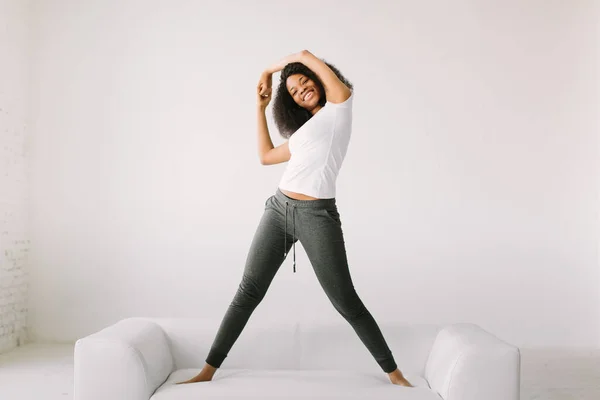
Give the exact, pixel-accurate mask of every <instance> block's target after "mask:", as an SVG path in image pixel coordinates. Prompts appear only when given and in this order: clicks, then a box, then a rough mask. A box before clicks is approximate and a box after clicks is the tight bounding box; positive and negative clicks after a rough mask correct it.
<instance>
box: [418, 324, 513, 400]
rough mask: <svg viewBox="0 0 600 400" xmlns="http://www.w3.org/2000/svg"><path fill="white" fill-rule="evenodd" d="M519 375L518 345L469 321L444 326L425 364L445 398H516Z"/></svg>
mask: <svg viewBox="0 0 600 400" xmlns="http://www.w3.org/2000/svg"><path fill="white" fill-rule="evenodd" d="M520 375H521V353H520V351H519V349H518V348H517V347H515V346H513V345H510V344H508V343H506V342H504V341H502V340H500V339H498V338H497V337H496V336H494V335H492V334H491V333H489V332H487V331H485V330H483V329H482V328H480V327H479V326H477V325H475V324H470V323H459V324H453V325H449V326H446V327H444V328H443V329H442V330H441V331H440V332H439V333H438V335H437V337H436V339H435V341H434V343H433V347H432V349H431V352H430V354H429V358H428V360H427V365H426V367H425V379H427V381H428V382H429V386H430V387H431V389H432V390H433V391H435V392H437V393H438V394H439V395H440V396H441V397H442V399H444V400H481V399H486V400H519V396H520V393H519V392H520Z"/></svg>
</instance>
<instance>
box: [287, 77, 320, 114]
mask: <svg viewBox="0 0 600 400" xmlns="http://www.w3.org/2000/svg"><path fill="white" fill-rule="evenodd" d="M285 84H286V87H287V90H288V93H289V94H290V95H291V96H292V98H293V99H294V101H295V102H296V104H298V105H299V106H300V107H303V108H306V109H307V110H309V111H311V110H313V109H314V108H315V107H318V106H319V99H320V98H321V96H320V93H319V88H318V87H317V85H316V84H315V82H314V81H313V80H311V79H310V78H308V77H307V76H306V75H303V74H294V75H290V76H289V77H288V78H287V80H286V82H285Z"/></svg>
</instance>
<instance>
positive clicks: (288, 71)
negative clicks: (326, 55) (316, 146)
mask: <svg viewBox="0 0 600 400" xmlns="http://www.w3.org/2000/svg"><path fill="white" fill-rule="evenodd" d="M321 61H323V62H324V63H325V64H326V65H327V66H328V67H329V68H331V70H332V71H333V72H334V73H335V74H336V75H337V77H338V78H339V80H341V81H342V82H343V83H344V84H345V85H346V86H348V88H349V89H352V88H353V85H352V83H350V82H349V81H348V80H347V79H346V78H345V77H344V76H343V75H342V73H341V72H340V71H339V70H338V69H337V68H336V67H335V66H334V65H332V64H330V63H328V62H327V61H325V60H323V59H321ZM294 74H302V75H305V76H307V77H308V78H310V79H311V80H312V81H313V82H315V84H316V85H317V88H318V89H319V92H320V93H322V94H323V95H322V96H321V97H320V98H319V105H320V106H324V105H325V102H326V101H327V99H326V97H325V88H324V87H323V83H322V82H321V80H320V79H319V78H318V77H317V74H315V73H314V72H313V71H312V70H311V69H310V68H308V67H307V66H306V65H304V64H302V63H300V62H293V63H289V64H287V65H286V66H285V67H284V68H283V70H282V71H281V75H280V78H279V86H278V87H277V91H276V92H275V98H274V99H273V118H274V120H275V125H276V126H277V129H279V134H280V135H281V136H282V137H284V138H285V139H289V138H290V136H292V135H293V134H294V132H296V131H297V130H298V129H299V128H300V127H301V126H302V125H304V124H305V123H306V121H308V120H309V119H310V118H311V117H312V114H311V113H310V111H308V110H307V109H305V108H304V107H302V106H300V105H298V103H296V102H295V101H294V99H293V98H292V96H291V95H290V93H289V92H288V90H287V86H286V84H285V83H286V80H287V78H288V77H290V76H291V75H294Z"/></svg>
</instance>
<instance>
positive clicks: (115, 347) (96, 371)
mask: <svg viewBox="0 0 600 400" xmlns="http://www.w3.org/2000/svg"><path fill="white" fill-rule="evenodd" d="M172 370H173V357H172V355H171V350H170V347H169V342H168V340H167V336H166V334H165V332H164V331H163V330H162V328H161V327H160V326H159V325H158V324H156V323H154V322H152V321H149V320H146V319H143V318H127V319H123V320H121V321H119V322H117V323H115V324H114V325H111V326H109V327H107V328H104V329H102V330H101V331H99V332H96V333H93V334H91V335H89V336H86V337H84V338H81V339H79V340H77V342H76V343H75V354H74V399H75V400H106V399H111V400H148V399H149V398H150V397H151V396H152V394H153V393H154V391H155V390H156V389H157V388H158V387H159V386H160V385H161V384H162V383H164V382H165V380H166V379H167V378H168V376H169V375H170V374H171V372H172Z"/></svg>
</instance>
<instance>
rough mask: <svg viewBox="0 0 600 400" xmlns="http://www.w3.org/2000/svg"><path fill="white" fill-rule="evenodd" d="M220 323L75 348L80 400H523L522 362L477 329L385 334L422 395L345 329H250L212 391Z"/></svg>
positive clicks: (132, 332) (173, 324)
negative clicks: (205, 374)
mask: <svg viewBox="0 0 600 400" xmlns="http://www.w3.org/2000/svg"><path fill="white" fill-rule="evenodd" d="M218 323H219V321H210V320H202V319H164V318H127V319H123V320H121V321H118V322H117V323H115V324H114V325H112V326H109V327H107V328H105V329H102V330H100V331H99V332H96V333H94V334H91V335H89V336H86V337H84V338H81V339H79V340H78V341H77V342H76V344H75V354H74V357H75V358H74V364H75V365H74V366H75V371H74V373H75V376H74V378H75V381H74V384H75V387H74V393H75V400H148V399H152V400H175V399H177V400H188V399H195V400H198V399H199V400H212V399H259V398H260V399H311V400H312V399H325V398H327V399H333V398H338V399H369V400H370V399H394V400H436V399H437V400H439V399H443V400H518V399H519V386H520V361H521V358H520V352H519V349H518V348H517V347H515V346H512V345H510V344H508V343H506V342H504V341H502V340H500V339H498V338H497V337H496V336H494V335H492V334H490V333H488V332H486V331H485V330H483V329H482V328H480V327H478V326H477V325H474V324H469V323H459V324H452V325H447V326H435V325H426V324H419V325H410V324H397V325H392V324H385V323H381V322H379V326H380V328H381V330H382V332H383V334H384V336H385V338H386V340H387V342H388V344H389V346H390V348H391V349H392V352H393V354H394V357H395V359H396V362H397V364H398V367H399V368H400V370H401V371H402V372H403V374H404V376H405V377H406V378H407V379H408V380H409V381H410V382H411V383H412V384H413V385H414V386H415V387H414V388H407V387H402V386H397V385H393V384H391V383H390V381H389V378H388V377H387V375H386V374H385V373H384V372H383V371H381V369H380V368H379V365H378V364H377V363H376V362H375V360H374V359H373V358H372V357H371V354H370V353H369V352H368V351H367V349H366V347H365V346H364V345H363V344H362V342H360V340H359V339H358V336H357V335H356V333H355V332H354V331H353V330H352V328H351V326H350V325H349V324H348V323H347V322H346V321H345V320H343V319H340V320H339V321H335V322H331V323H328V324H322V323H321V324H316V323H315V324H310V325H303V324H299V323H287V324H286V323H283V322H281V323H277V324H271V325H269V326H264V324H260V323H256V322H252V320H251V321H250V322H249V323H248V325H246V328H245V329H244V331H243V332H242V334H241V336H240V337H239V339H238V340H237V342H236V344H235V345H234V347H233V348H232V350H231V352H230V353H229V356H228V357H227V358H226V359H225V361H224V363H223V365H222V367H221V368H220V369H218V370H217V372H216V374H215V376H214V378H213V380H212V381H211V382H200V383H192V384H183V385H175V383H176V382H180V381H183V380H186V379H188V378H191V377H192V376H195V375H196V374H197V373H198V372H199V371H200V369H201V368H202V366H203V365H204V360H205V357H206V355H207V354H208V350H209V347H210V345H211V344H212V340H213V339H214V336H215V334H216V331H217V328H218Z"/></svg>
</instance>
